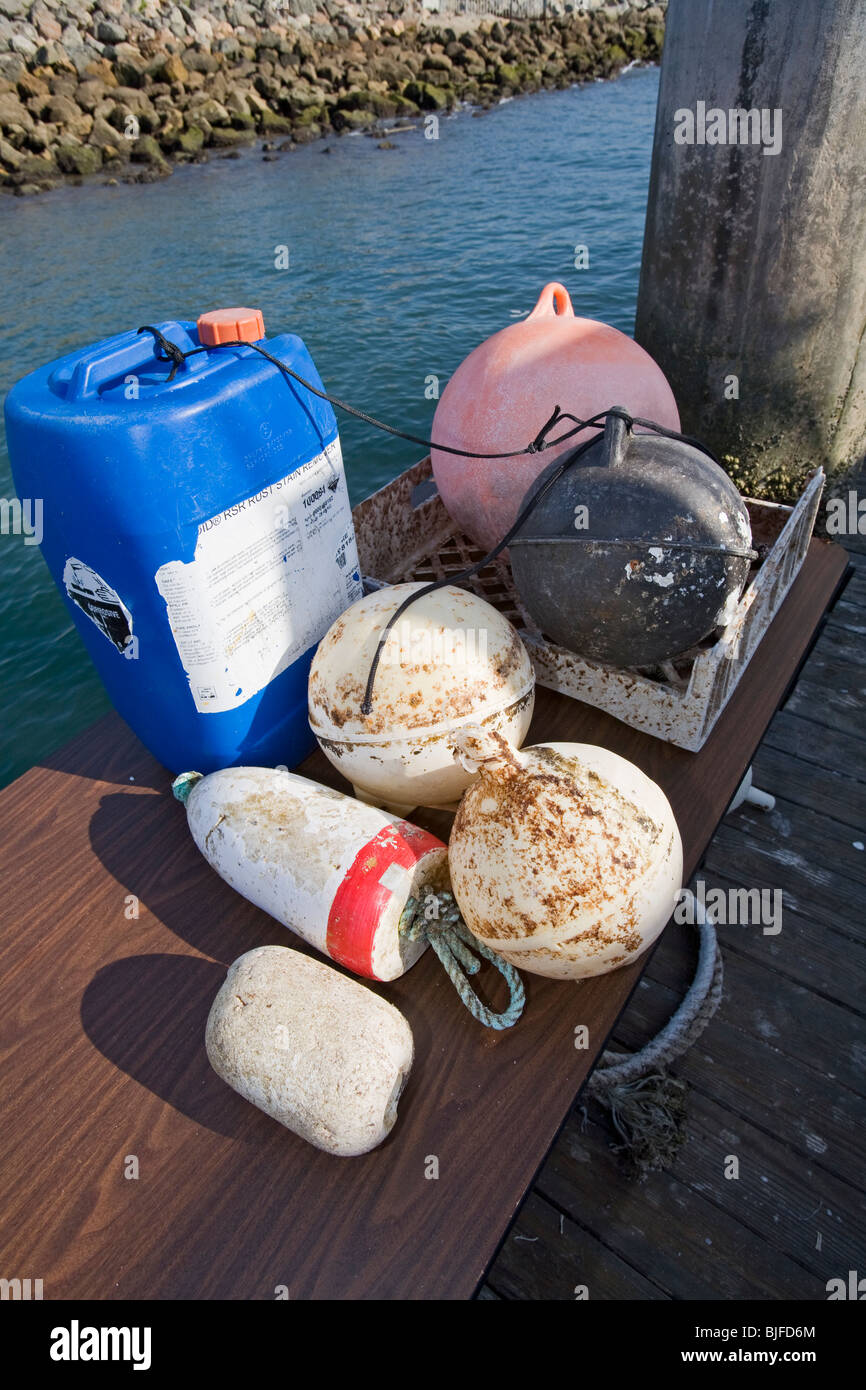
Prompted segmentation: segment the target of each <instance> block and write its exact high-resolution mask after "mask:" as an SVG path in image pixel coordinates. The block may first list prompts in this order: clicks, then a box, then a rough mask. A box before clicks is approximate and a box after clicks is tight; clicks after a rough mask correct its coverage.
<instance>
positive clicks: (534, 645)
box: [354, 459, 824, 752]
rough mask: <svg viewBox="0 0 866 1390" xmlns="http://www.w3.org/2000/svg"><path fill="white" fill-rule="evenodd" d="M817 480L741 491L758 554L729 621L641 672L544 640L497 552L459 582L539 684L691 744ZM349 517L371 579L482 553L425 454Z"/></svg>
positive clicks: (810, 511)
mask: <svg viewBox="0 0 866 1390" xmlns="http://www.w3.org/2000/svg"><path fill="white" fill-rule="evenodd" d="M823 487H824V473H823V470H822V469H820V468H819V469H816V470H815V472H814V473H812V474H810V476H809V479H808V481H807V483H806V487H805V488H804V490H803V493H802V495H801V497H800V499H799V501H798V502H797V504H796V506H795V507H785V506H780V505H778V504H777V503H773V502H762V501H756V500H754V499H751V498H746V499H745V500H746V505H747V506H748V509H749V514H750V516H751V520H752V544H753V547H754V549H755V550H757V552H758V560H757V561H756V562H755V564H754V565H753V566H752V570H751V573H750V575H749V580H748V583H747V585H746V588H745V589H744V591H743V594H742V596H741V598H740V601H739V603H738V605H737V607H736V609H735V611H734V614H733V616H732V618H731V621H730V622H729V623H728V625H727V627H725V628H723V629H721V630H720V631H719V632H717V633H716V634H715V636H714V637H711V638H709V639H707V641H706V642H705V643H703V644H702V645H701V646H700V647H697V648H695V649H694V650H693V651H692V652H689V653H687V654H686V655H685V656H682V657H678V658H677V659H676V660H675V661H672V662H665V663H664V665H663V666H661V667H654V668H652V669H651V670H639V669H634V670H632V669H619V668H616V667H613V666H605V665H603V664H601V663H600V662H594V661H588V660H585V659H584V658H583V657H580V656H577V655H575V653H574V652H570V651H567V650H566V649H565V648H564V647H559V646H556V645H555V644H554V643H552V642H549V641H547V640H546V639H545V637H544V635H543V634H542V633H540V632H539V631H538V629H537V628H536V627H535V625H534V624H533V623H532V620H531V619H530V618H529V616H528V614H527V613H526V611H525V610H524V608H523V606H522V604H521V602H520V599H519V597H518V595H517V593H516V591H515V589H514V585H513V582H512V578H511V570H510V568H509V566H508V564H507V562H506V561H504V560H503V559H502V558H501V557H500V558H499V559H498V560H495V561H493V563H492V564H489V565H487V566H486V567H485V568H484V569H483V570H482V571H481V573H480V574H479V575H477V576H476V577H475V578H474V579H471V580H469V581H467V583H466V585H465V587H466V588H470V589H472V590H473V591H474V592H475V593H476V594H478V595H479V596H480V597H481V598H484V599H486V600H487V602H488V603H491V604H492V605H493V606H494V608H498V609H499V610H500V612H502V613H504V614H505V615H506V617H508V618H509V619H510V620H511V622H513V623H514V625H515V626H516V627H517V628H518V629H519V631H520V634H521V636H522V637H523V640H524V641H525V643H526V645H527V647H528V649H529V653H530V656H531V657H532V662H533V665H534V667H535V673H536V677H537V679H538V682H539V684H540V685H546V686H549V687H550V689H552V690H558V691H559V692H560V693H561V694H563V695H570V696H571V697H572V698H573V699H575V700H583V701H584V702H585V703H586V704H589V705H595V706H596V707H597V708H598V709H603V710H606V711H607V713H608V714H612V715H614V716H615V717H616V718H617V719H621V720H622V721H623V722H624V723H625V724H630V725H632V726H633V727H634V728H636V729H642V730H643V731H644V732H645V733H648V734H653V735H654V736H655V737H656V738H660V739H664V741H665V742H666V743H674V744H676V745H677V747H679V748H687V749H689V750H691V751H693V752H694V751H697V749H699V748H702V747H703V745H704V743H705V742H706V740H707V738H708V737H709V735H710V733H711V731H712V729H713V726H714V724H715V723H716V720H717V719H718V717H719V715H720V714H721V712H722V710H723V709H724V707H725V705H726V704H727V702H728V700H729V699H730V697H731V694H732V693H733V691H734V689H735V688H736V685H737V682H738V681H739V679H740V677H741V676H742V674H743V671H744V670H745V669H746V666H747V665H748V662H749V661H750V659H751V657H752V654H753V652H754V651H755V648H756V647H757V645H758V643H759V642H760V640H761V638H762V637H763V635H764V633H765V632H766V631H767V629H768V627H769V626H770V623H771V622H772V620H773V618H774V617H775V615H776V613H777V612H778V610H779V608H780V607H781V604H782V601H783V600H784V598H785V595H786V594H787V592H788V590H789V589H790V587H791V585H792V584H793V582H794V580H795V579H796V577H797V574H798V572H799V569H800V566H801V565H802V563H803V560H804V558H805V555H806V551H807V549H808V546H809V541H810V539H811V536H812V530H813V528H814V525H815V518H816V516H817V512H818V506H819V503H820V501H821V493H822V490H823ZM354 517H355V529H356V533H357V538H358V553H359V556H360V560H361V568H362V571H363V573H364V576H365V578H369V579H372V580H373V581H378V582H379V583H387V584H400V583H404V582H407V581H410V580H416V581H417V580H420V581H422V582H427V583H429V582H430V581H431V580H433V579H445V578H447V577H448V576H449V575H455V574H458V573H459V572H460V571H461V570H463V569H466V568H467V567H468V566H469V565H472V564H475V563H476V561H478V560H480V559H481V558H482V554H483V552H482V551H481V550H479V549H478V547H477V546H476V545H475V544H474V543H473V542H472V541H470V540H469V539H468V538H467V537H466V536H464V535H462V534H461V533H460V532H459V531H458V530H457V528H456V526H455V524H454V522H453V521H452V520H451V517H450V516H449V515H448V513H447V512H446V510H445V508H444V506H443V505H442V500H441V498H440V497H439V495H438V493H437V492H436V486H435V483H434V482H433V478H432V471H431V467H430V460H429V459H424V460H423V461H422V462H421V463H417V464H415V466H414V467H413V468H409V469H407V471H406V472H405V473H402V474H401V475H400V477H399V478H395V479H394V481H393V482H392V483H389V484H388V485H387V487H383V488H381V489H380V491H379V492H375V493H374V494H373V495H372V497H368V498H367V499H366V501H364V502H361V503H360V504H359V505H358V506H357V507H356V508H355V510H354Z"/></svg>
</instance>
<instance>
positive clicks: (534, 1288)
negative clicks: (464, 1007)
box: [488, 538, 866, 1300]
mask: <svg viewBox="0 0 866 1390" xmlns="http://www.w3.org/2000/svg"><path fill="white" fill-rule="evenodd" d="M851 551H852V553H851V554H850V559H851V563H852V565H853V566H854V577H853V578H852V579H851V581H850V582H849V584H848V586H847V588H846V589H845V591H844V595H843V597H842V599H841V600H840V602H839V603H838V604H837V605H836V607H835V608H834V609H833V610H832V611H831V613H830V614H829V615H828V619H827V623H826V626H825V628H824V630H823V632H822V634H821V636H820V638H819V640H818V642H817V643H816V646H815V648H814V651H813V653H812V655H811V656H810V658H809V660H808V662H807V663H806V665H805V667H804V669H803V671H802V673H801V675H800V679H799V681H798V683H797V687H796V689H795V691H794V692H793V694H792V695H791V698H790V699H789V701H788V703H787V705H786V706H785V708H784V709H782V710H781V711H780V712H779V713H778V714H777V715H776V717H775V719H774V720H773V722H772V724H771V725H770V728H769V730H768V732H767V735H766V738H765V740H764V742H763V744H762V746H761V749H760V751H759V752H758V754H757V757H756V759H755V763H754V770H755V782H756V784H757V785H758V786H761V787H763V788H764V789H766V790H767V791H770V792H772V793H773V794H774V795H775V796H776V797H777V798H778V800H777V808H776V810H775V811H774V812H772V813H769V814H765V813H761V812H760V811H756V810H754V809H753V808H745V809H743V810H740V811H737V812H735V813H734V814H733V815H732V816H729V817H728V818H726V820H725V821H724V822H723V824H722V825H721V826H720V827H719V829H718V831H717V833H716V835H715V836H714V837H713V840H712V842H711V843H710V845H709V847H708V849H707V853H706V856H705V861H704V864H703V866H702V868H701V871H700V876H701V877H702V878H703V879H704V880H705V882H706V883H707V886H708V887H711V886H721V887H724V888H730V887H747V888H755V887H759V888H761V887H769V888H773V887H779V888H781V889H782V891H783V894H784V916H783V925H782V931H781V933H780V934H779V935H778V936H764V935H763V934H762V932H761V931H760V929H759V928H758V929H757V930H756V929H754V928H748V927H746V928H743V927H727V928H724V929H720V940H721V941H722V946H723V951H724V956H725V997H724V999H723V1002H722V1006H721V1008H720V1010H719V1012H718V1014H717V1015H716V1016H715V1018H714V1019H713V1020H712V1021H711V1023H710V1025H709V1027H708V1028H707V1030H706V1032H705V1033H704V1035H703V1036H702V1037H701V1039H700V1040H699V1041H698V1042H697V1043H696V1044H695V1046H694V1047H693V1048H692V1049H691V1051H690V1052H689V1053H688V1054H687V1055H686V1056H685V1057H684V1058H682V1059H680V1061H679V1062H677V1063H675V1064H674V1066H673V1068H672V1071H673V1073H674V1074H675V1075H677V1076H680V1077H682V1078H683V1079H685V1080H686V1081H687V1082H688V1084H689V1088H690V1089H689V1121H688V1138H687V1142H686V1143H685V1145H684V1147H683V1148H682V1149H681V1151H680V1153H679V1154H678V1156H677V1158H676V1159H675V1161H674V1163H673V1164H672V1165H671V1168H670V1170H669V1171H668V1172H667V1173H652V1174H650V1175H649V1176H648V1177H647V1178H645V1179H644V1180H642V1181H637V1180H635V1179H633V1178H632V1177H630V1176H629V1173H628V1171H627V1168H626V1166H625V1165H624V1164H623V1162H622V1160H621V1159H620V1158H618V1157H617V1156H616V1155H615V1154H614V1153H613V1152H612V1151H611V1145H612V1143H613V1132H612V1130H611V1128H610V1125H609V1122H608V1120H607V1117H606V1112H605V1111H604V1110H603V1109H602V1108H601V1107H600V1106H598V1105H597V1104H596V1103H595V1102H590V1103H589V1107H588V1112H589V1117H590V1118H589V1123H586V1122H585V1116H584V1115H583V1114H582V1113H581V1102H580V1101H578V1105H577V1107H576V1109H575V1111H574V1112H573V1114H572V1115H571V1117H570V1118H569V1120H568V1123H567V1125H566V1126H565V1128H564V1130H563V1133H562V1135H561V1136H560V1138H559V1140H558V1141H557V1144H556V1145H555V1146H554V1149H553V1151H552V1153H551V1154H550V1156H549V1158H548V1160H547V1162H546V1163H545V1164H544V1166H543V1167H542V1169H541V1170H540V1172H539V1174H538V1177H537V1179H536V1182H535V1185H534V1188H533V1196H534V1197H537V1198H540V1199H543V1200H546V1201H548V1202H549V1203H552V1204H554V1205H555V1206H556V1207H558V1208H559V1209H561V1210H562V1211H564V1212H566V1213H568V1214H570V1215H573V1217H574V1218H575V1224H574V1227H573V1228H571V1235H572V1240H574V1238H575V1237H578V1236H580V1239H578V1243H577V1247H576V1248H575V1249H574V1250H573V1251H572V1250H571V1249H569V1251H568V1253H567V1254H565V1253H564V1251H563V1249H561V1248H560V1246H559V1244H558V1242H557V1237H556V1231H555V1230H554V1231H552V1232H551V1233H549V1234H548V1238H547V1242H548V1247H549V1251H550V1259H549V1264H547V1265H546V1264H545V1250H544V1249H540V1248H538V1246H537V1245H536V1246H533V1247H532V1252H531V1253H530V1251H529V1248H528V1247H527V1246H526V1245H525V1244H522V1243H520V1242H515V1241H512V1240H511V1239H510V1237H509V1238H506V1241H505V1242H504V1244H503V1248H502V1251H501V1253H500V1255H499V1257H498V1260H497V1261H496V1262H494V1264H493V1266H492V1267H491V1269H490V1271H489V1275H488V1279H489V1282H490V1284H491V1285H493V1286H495V1287H496V1288H497V1289H498V1291H499V1293H500V1295H501V1296H502V1297H505V1298H510V1299H528V1298H531V1299H557V1298H561V1297H563V1293H562V1289H563V1287H564V1286H565V1285H566V1284H567V1283H568V1280H569V1279H570V1278H571V1277H572V1276H574V1279H575V1281H576V1280H577V1276H578V1273H579V1272H580V1271H582V1270H585V1269H587V1268H589V1269H591V1270H592V1272H593V1275H594V1276H597V1283H596V1285H595V1287H594V1288H593V1289H591V1292H590V1296H591V1297H596V1298H602V1299H603V1298H606V1297H610V1296H613V1297H621V1298H628V1297H633V1298H636V1299H640V1298H644V1297H647V1295H646V1294H645V1293H641V1292H639V1291H636V1292H635V1293H634V1294H632V1295H629V1294H628V1293H627V1292H624V1293H619V1294H613V1295H610V1294H608V1292H607V1288H606V1284H605V1280H604V1277H602V1276H603V1271H601V1272H600V1271H599V1264H598V1245H599V1240H600V1239H603V1240H604V1242H605V1243H606V1246H607V1248H608V1249H609V1254H608V1258H609V1259H610V1260H611V1261H612V1262H619V1261H622V1260H624V1259H625V1260H627V1261H628V1263H629V1268H630V1269H631V1270H633V1271H634V1273H635V1275H638V1276H643V1277H644V1278H647V1279H649V1280H651V1281H653V1285H654V1287H658V1288H659V1289H660V1290H661V1291H663V1293H664V1294H665V1295H666V1296H669V1297H673V1298H701V1297H703V1298H709V1299H721V1298H736V1299H740V1298H749V1297H756V1298H761V1299H780V1298H785V1297H791V1298H795V1299H798V1300H799V1299H806V1300H809V1299H819V1300H820V1299H824V1298H826V1287H825V1286H826V1281H827V1280H828V1279H830V1278H833V1277H836V1276H838V1275H840V1274H842V1275H844V1274H845V1272H846V1271H847V1270H848V1269H856V1268H860V1269H862V1268H863V1262H864V1258H866V1253H864V1252H866V1162H864V1159H866V1102H864V1099H863V1096H864V1092H866V1022H864V1014H866V988H864V986H866V913H864V909H863V886H864V883H866V852H864V851H858V850H856V849H855V848H854V842H855V841H859V842H861V843H862V842H866V718H864V688H866V650H864V646H866V644H864V641H863V637H864V634H866V539H864V538H857V541H856V545H855V546H852V547H851ZM693 969H694V942H693V941H692V940H690V934H689V929H688V928H674V927H669V928H668V930H667V931H666V933H665V936H664V938H663V940H662V942H661V944H660V946H659V948H658V949H657V951H656V952H655V954H654V955H653V957H652V960H651V961H650V963H649V966H648V968H647V970H646V972H645V974H644V977H643V979H642V980H641V982H640V985H639V987H638V989H637V991H636V992H635V994H634V995H633V996H632V1000H631V1002H630V1004H629V1006H628V1008H627V1010H626V1011H625V1013H624V1014H623V1016H622V1018H621V1019H620V1020H619V1023H618V1025H617V1028H616V1029H615V1032H614V1044H615V1045H616V1046H619V1047H623V1048H636V1047H639V1046H641V1045H642V1044H643V1043H644V1042H646V1041H647V1040H648V1038H649V1037H651V1036H652V1035H653V1034H654V1032H655V1031H657V1029H658V1028H660V1027H661V1026H662V1025H663V1024H664V1023H665V1022H666V1021H667V1019H668V1018H669V1017H670V1014H671V1012H672V1011H673V1010H674V1009H675V1008H676V1006H677V1004H678V1003H679V1001H680V999H681V997H682V994H683V991H684V989H685V988H686V986H687V983H688V980H689V979H690V977H691V973H692V971H693ZM731 1154H733V1155H736V1156H737V1157H738V1158H739V1161H740V1168H739V1177H738V1178H737V1179H730V1178H729V1179H726V1178H725V1177H724V1176H723V1173H724V1167H725V1160H726V1156H727V1155H731ZM520 1229H521V1228H520V1226H519V1224H516V1225H515V1227H514V1230H515V1231H519V1230H520ZM580 1233H582V1236H581V1235H580ZM707 1242H710V1243H709V1244H708V1243H707ZM569 1259H570V1260H571V1264H570V1265H569V1263H568V1261H569ZM602 1263H603V1261H602ZM545 1269H547V1271H548V1272H547V1275H546V1277H545V1275H544V1271H545Z"/></svg>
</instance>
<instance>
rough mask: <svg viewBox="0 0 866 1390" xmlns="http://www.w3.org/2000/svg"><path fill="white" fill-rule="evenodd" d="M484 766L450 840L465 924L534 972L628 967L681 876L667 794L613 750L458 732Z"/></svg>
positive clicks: (668, 907)
mask: <svg viewBox="0 0 866 1390" xmlns="http://www.w3.org/2000/svg"><path fill="white" fill-rule="evenodd" d="M459 741H460V746H461V749H462V756H463V757H464V760H465V761H466V762H467V763H468V764H469V766H470V767H472V768H477V769H478V770H479V771H480V776H479V777H478V780H477V781H476V782H474V783H473V785H472V786H471V787H470V788H469V790H468V791H467V792H466V795H465V796H464V797H463V800H462V801H461V803H460V809H459V810H458V812H457V816H456V818H455V821H454V826H453V829H452V832H451V839H450V841H449V846H448V859H449V865H450V870H451V883H452V888H453V892H454V896H455V898H456V900H457V903H458V905H459V907H460V911H461V912H462V914H463V919H464V921H465V922H466V925H467V926H468V928H469V930H470V931H471V932H472V933H473V935H475V936H476V937H478V939H479V940H480V941H483V942H484V944H485V945H486V946H488V947H489V948H490V950H491V951H495V952H496V953H497V955H500V956H502V957H503V958H504V959H505V960H507V961H510V962H511V964H512V965H516V966H517V967H518V968H519V969H522V970H529V971H532V972H533V973H534V974H536V975H551V976H559V977H565V978H569V979H581V978H583V977H584V976H587V975H602V974H605V973H606V972H607V971H609V970H615V969H616V968H617V967H618V966H621V965H627V964H629V963H630V962H631V961H633V960H635V959H636V958H637V957H638V956H639V955H641V954H642V952H644V951H645V950H646V949H647V947H648V946H650V945H651V944H652V942H653V941H655V939H656V937H657V936H658V935H659V933H660V932H661V931H662V928H663V927H664V926H665V923H666V922H667V921H668V919H669V917H670V916H671V913H672V912H673V909H674V905H675V901H676V895H677V892H678V891H679V888H680V886H681V881H682V868H683V859H682V844H681V841H680V835H679V831H678V829H677V824H676V821H675V820H674V816H673V812H672V811H671V808H670V805H669V803H668V800H667V798H666V797H665V795H664V793H663V792H662V791H661V789H660V788H659V787H657V786H656V784H655V783H654V782H652V781H650V779H649V778H648V777H646V776H645V775H644V773H642V772H641V771H640V769H639V768H637V767H635V766H634V765H633V764H632V763H630V762H627V761H626V759H625V758H620V757H619V756H618V755H617V754H616V753H611V752H609V751H608V750H607V749H606V748H597V747H594V746H593V745H591V744H585V743H546V744H538V745H537V746H535V747H531V748H524V749H523V750H522V752H518V751H516V750H515V749H513V748H509V747H508V745H507V744H506V743H505V742H504V741H503V740H501V739H499V738H497V736H496V735H493V736H492V737H491V736H490V735H488V734H485V733H484V732H483V731H473V730H471V729H464V730H462V731H461V733H460V736H459Z"/></svg>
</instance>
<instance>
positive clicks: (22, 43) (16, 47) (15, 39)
mask: <svg viewBox="0 0 866 1390" xmlns="http://www.w3.org/2000/svg"><path fill="white" fill-rule="evenodd" d="M9 46H10V48H11V49H12V52H13V53H20V54H21V57H22V58H35V57H36V50H37V48H38V47H39V45H38V44H37V43H34V41H33V39H29V38H28V37H27V35H26V34H13V36H12V40H11V42H10V45H9Z"/></svg>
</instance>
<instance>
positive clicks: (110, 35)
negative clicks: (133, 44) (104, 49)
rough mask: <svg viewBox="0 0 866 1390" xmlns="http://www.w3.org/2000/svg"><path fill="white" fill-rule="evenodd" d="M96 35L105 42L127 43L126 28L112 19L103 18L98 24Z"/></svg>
mask: <svg viewBox="0 0 866 1390" xmlns="http://www.w3.org/2000/svg"><path fill="white" fill-rule="evenodd" d="M96 37H97V38H98V39H101V40H102V42H103V43H109V44H112V43H125V42H126V30H125V29H122V28H121V27H120V25H119V24H115V23H114V21H113V20H111V19H101V20H100V21H99V23H98V24H97V26H96Z"/></svg>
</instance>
